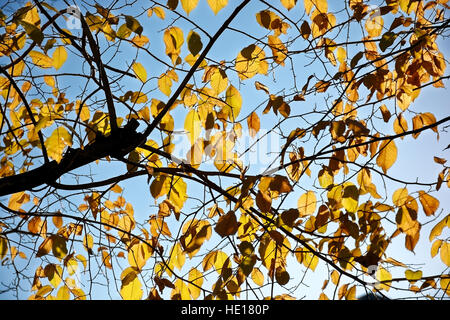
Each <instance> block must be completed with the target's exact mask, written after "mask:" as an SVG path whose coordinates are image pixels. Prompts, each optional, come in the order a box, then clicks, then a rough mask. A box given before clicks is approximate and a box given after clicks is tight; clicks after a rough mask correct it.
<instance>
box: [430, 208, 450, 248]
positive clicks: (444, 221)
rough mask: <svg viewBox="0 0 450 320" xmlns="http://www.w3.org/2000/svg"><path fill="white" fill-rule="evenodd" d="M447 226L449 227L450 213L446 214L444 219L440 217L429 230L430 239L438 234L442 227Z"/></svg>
mask: <svg viewBox="0 0 450 320" xmlns="http://www.w3.org/2000/svg"><path fill="white" fill-rule="evenodd" d="M445 226H447V227H449V228H450V214H448V215H447V216H446V217H445V218H444V219H442V220H441V221H440V222H438V224H436V225H435V226H434V227H433V229H432V230H431V232H430V237H429V239H430V241H433V239H434V238H436V237H437V236H439V235H440V234H441V233H442V229H444V227H445Z"/></svg>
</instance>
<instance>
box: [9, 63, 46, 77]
mask: <svg viewBox="0 0 450 320" xmlns="http://www.w3.org/2000/svg"><path fill="white" fill-rule="evenodd" d="M24 68H25V62H24V61H23V60H21V61H19V62H18V63H16V64H15V65H14V66H12V67H11V68H10V69H9V70H8V72H9V73H10V74H11V76H13V77H18V76H20V75H21V74H22V72H23V70H24ZM45 77H46V76H44V81H45Z"/></svg>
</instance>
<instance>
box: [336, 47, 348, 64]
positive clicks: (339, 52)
mask: <svg viewBox="0 0 450 320" xmlns="http://www.w3.org/2000/svg"><path fill="white" fill-rule="evenodd" d="M337 59H338V61H339V62H340V63H341V64H343V63H344V62H345V59H347V52H346V51H345V49H344V48H343V47H338V48H337Z"/></svg>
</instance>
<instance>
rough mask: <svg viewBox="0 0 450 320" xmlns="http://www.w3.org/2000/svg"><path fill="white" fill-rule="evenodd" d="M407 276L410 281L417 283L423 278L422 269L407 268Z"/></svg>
mask: <svg viewBox="0 0 450 320" xmlns="http://www.w3.org/2000/svg"><path fill="white" fill-rule="evenodd" d="M405 277H406V279H408V281H409V282H411V283H415V282H416V281H417V280H420V279H422V271H420V270H418V271H412V270H409V269H408V270H405Z"/></svg>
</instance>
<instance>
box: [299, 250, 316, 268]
mask: <svg viewBox="0 0 450 320" xmlns="http://www.w3.org/2000/svg"><path fill="white" fill-rule="evenodd" d="M318 264H319V257H317V256H316V255H314V254H313V253H312V252H307V253H304V254H303V265H304V266H305V267H306V268H309V269H311V270H312V271H314V270H316V267H317V265H318Z"/></svg>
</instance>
